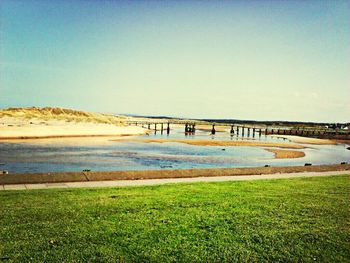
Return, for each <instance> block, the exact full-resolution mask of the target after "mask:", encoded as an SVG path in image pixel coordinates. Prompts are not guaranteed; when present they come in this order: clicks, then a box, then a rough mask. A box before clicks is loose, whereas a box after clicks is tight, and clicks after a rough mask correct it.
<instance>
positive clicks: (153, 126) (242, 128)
mask: <svg viewBox="0 0 350 263" xmlns="http://www.w3.org/2000/svg"><path fill="white" fill-rule="evenodd" d="M127 125H129V126H130V125H135V126H141V127H143V128H145V129H148V130H150V131H154V133H157V132H160V133H161V134H163V133H166V134H168V135H169V134H170V131H171V129H172V126H177V127H179V126H182V125H183V127H184V133H185V134H195V133H196V129H197V127H200V126H202V127H203V126H210V127H211V129H210V130H208V131H209V132H210V133H211V134H212V135H215V134H216V133H217V132H218V129H217V128H216V126H220V127H222V126H226V127H227V128H228V129H229V131H230V134H231V135H234V134H235V135H241V136H242V137H255V136H259V137H260V136H262V135H265V136H266V135H270V134H276V135H297V136H304V137H315V138H337V137H339V139H343V138H344V139H350V133H349V132H344V131H334V130H333V131H330V130H326V129H317V128H314V129H312V128H307V129H305V128H304V129H303V128H292V127H267V126H263V125H261V126H253V125H237V124H227V123H205V122H195V121H175V122H150V121H128V122H127Z"/></svg>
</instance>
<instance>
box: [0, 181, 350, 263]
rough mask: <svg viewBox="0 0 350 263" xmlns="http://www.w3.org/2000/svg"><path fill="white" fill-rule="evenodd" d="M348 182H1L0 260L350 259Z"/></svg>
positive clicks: (220, 260)
mask: <svg viewBox="0 0 350 263" xmlns="http://www.w3.org/2000/svg"><path fill="white" fill-rule="evenodd" d="M349 182H350V181H349V177H348V176H333V177H318V178H300V179H289V180H266V181H251V182H221V183H196V184H178V185H163V186H151V187H135V188H104V189H74V190H72V189H69V190H68V189H55V190H54V189H51V190H31V191H0V204H1V205H0V260H6V262H13V261H16V262H28V261H35V262H65V261H66V262H72V261H84V262H85V261H93V262H237V261H239V262H349V261H350V254H349V253H350V252H349V246H348V245H349V240H350V235H349V230H348V226H349V200H348V196H349V193H350V187H349V186H350V183H349Z"/></svg>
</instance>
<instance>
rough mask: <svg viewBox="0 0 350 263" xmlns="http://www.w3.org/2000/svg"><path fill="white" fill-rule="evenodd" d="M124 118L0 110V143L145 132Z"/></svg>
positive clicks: (60, 111) (62, 111)
mask: <svg viewBox="0 0 350 263" xmlns="http://www.w3.org/2000/svg"><path fill="white" fill-rule="evenodd" d="M123 121H124V119H123V118H122V117H119V116H112V115H106V114H98V113H88V112H82V111H76V110H69V109H61V108H17V109H8V110H1V111H0V140H10V139H40V138H63V137H88V136H126V135H141V134H145V133H146V132H147V130H146V129H144V128H141V127H137V126H125V125H124V122H123Z"/></svg>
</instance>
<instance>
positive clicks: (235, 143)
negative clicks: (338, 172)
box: [115, 139, 305, 149]
mask: <svg viewBox="0 0 350 263" xmlns="http://www.w3.org/2000/svg"><path fill="white" fill-rule="evenodd" d="M115 141H121V140H115ZM122 141H124V142H125V141H127V142H143V143H167V142H176V143H185V144H189V145H195V146H251V147H278V148H288V149H304V148H305V147H304V146H302V145H298V144H293V143H277V142H259V141H214V140H185V139H125V140H122Z"/></svg>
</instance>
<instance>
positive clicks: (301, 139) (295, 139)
mask: <svg viewBox="0 0 350 263" xmlns="http://www.w3.org/2000/svg"><path fill="white" fill-rule="evenodd" d="M269 136H271V137H279V138H285V139H287V140H289V141H291V142H295V143H304V144H317V145H327V144H330V145H332V144H337V142H336V141H333V140H328V139H318V138H310V137H301V136H295V135H269Z"/></svg>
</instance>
